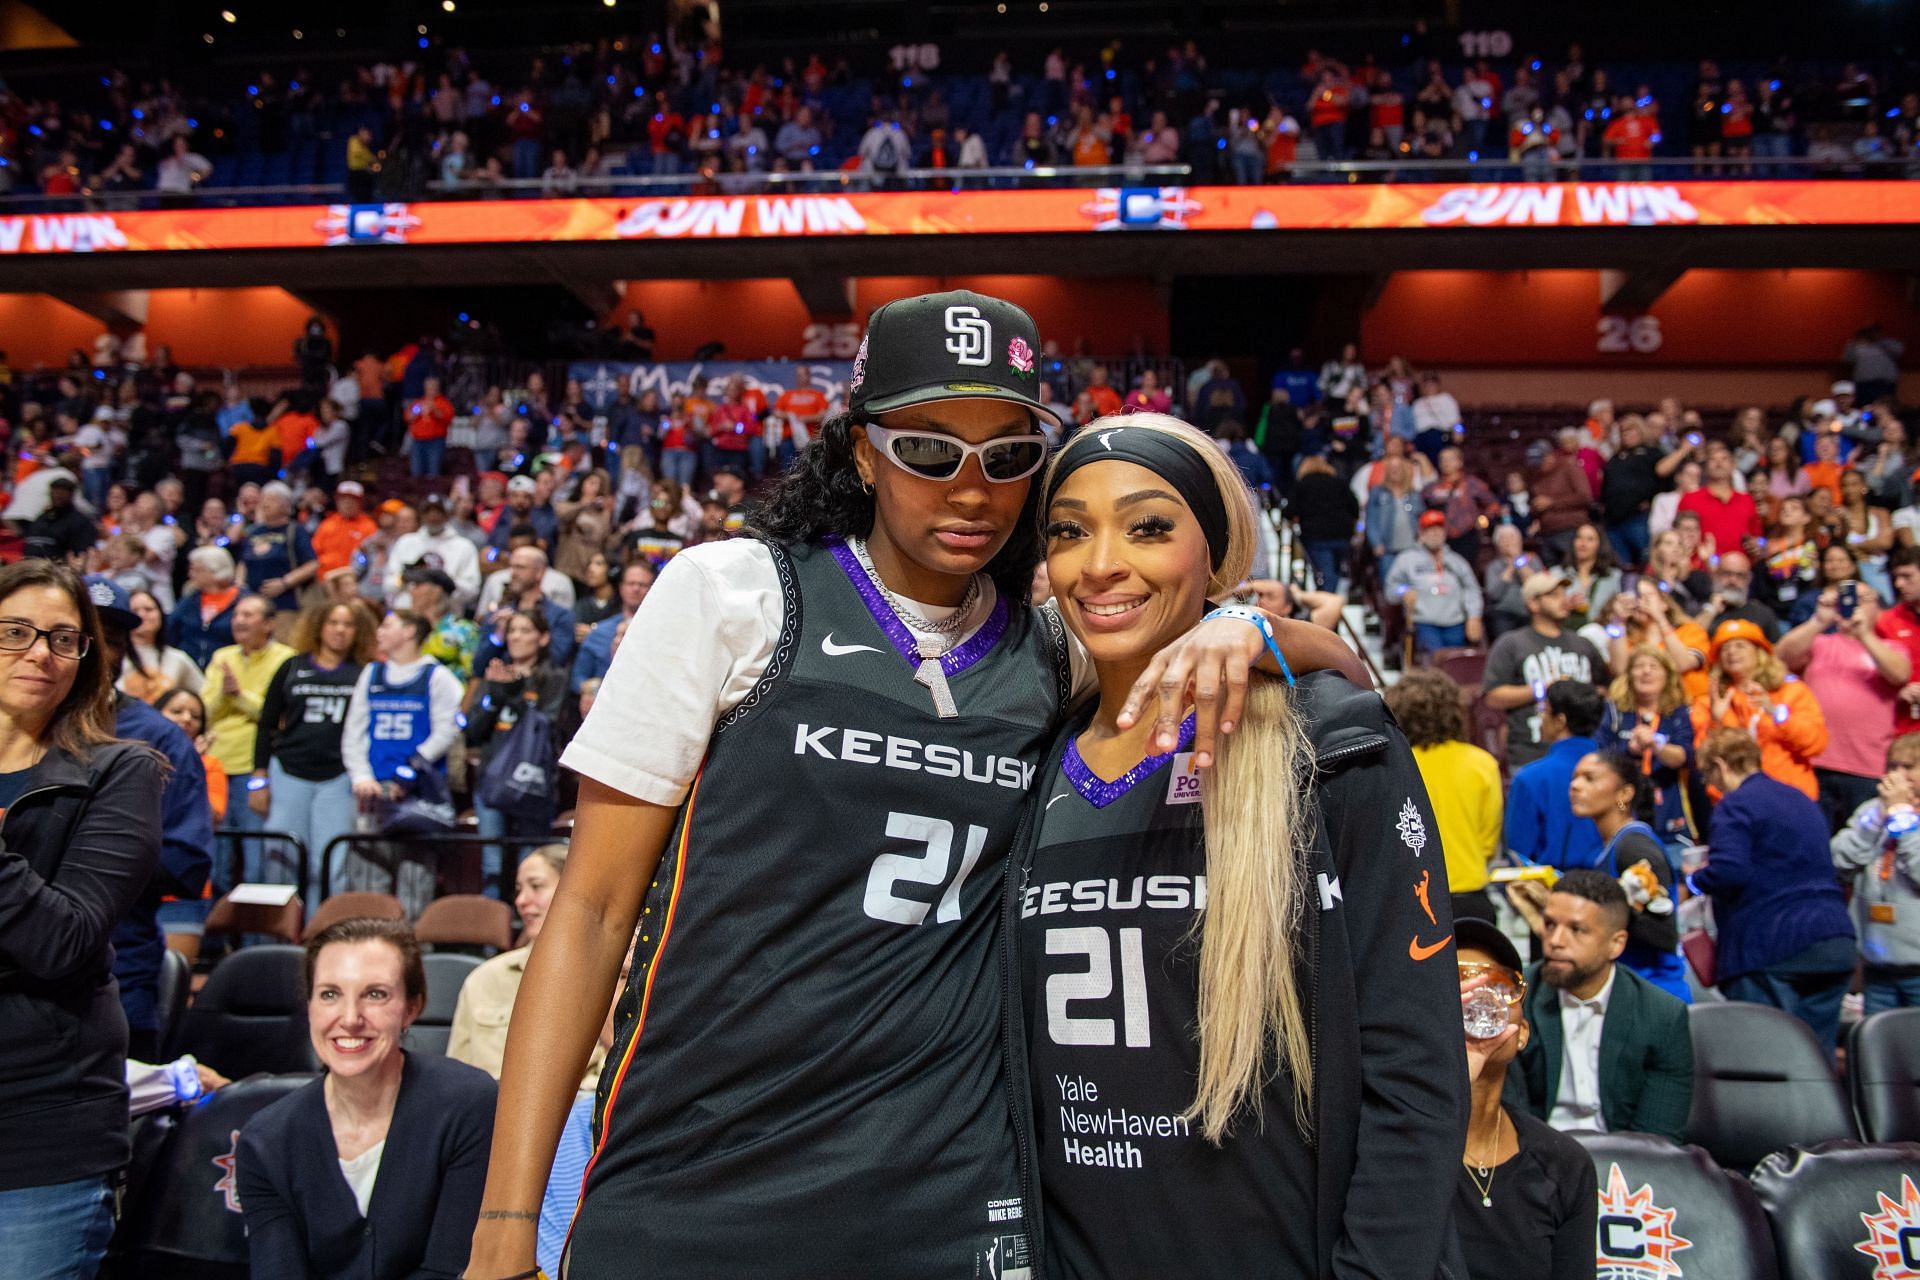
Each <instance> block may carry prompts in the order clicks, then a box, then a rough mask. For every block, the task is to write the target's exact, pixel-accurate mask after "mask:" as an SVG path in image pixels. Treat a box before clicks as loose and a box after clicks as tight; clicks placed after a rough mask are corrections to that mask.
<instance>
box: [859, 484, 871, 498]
mask: <svg viewBox="0 0 1920 1280" xmlns="http://www.w3.org/2000/svg"><path fill="white" fill-rule="evenodd" d="M860 492H862V493H864V494H866V495H867V496H868V497H869V498H871V497H872V496H873V482H872V481H863V482H862V483H861V485H860Z"/></svg>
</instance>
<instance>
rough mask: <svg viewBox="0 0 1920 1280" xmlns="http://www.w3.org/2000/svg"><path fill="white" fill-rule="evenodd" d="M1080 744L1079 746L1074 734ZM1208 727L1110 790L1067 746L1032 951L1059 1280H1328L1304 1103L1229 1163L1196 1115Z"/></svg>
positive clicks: (1278, 1103) (1280, 1106)
mask: <svg viewBox="0 0 1920 1280" xmlns="http://www.w3.org/2000/svg"><path fill="white" fill-rule="evenodd" d="M1075 731H1076V730H1074V729H1069V730H1067V732H1068V733H1069V734H1071V733H1073V732H1075ZM1192 738H1193V722H1192V720H1191V719H1189V720H1188V722H1187V724H1186V725H1185V726H1183V729H1182V733H1181V738H1180V745H1179V747H1178V749H1177V750H1176V751H1175V752H1173V753H1169V754H1168V755H1164V756H1156V757H1152V758H1150V759H1148V760H1147V761H1145V762H1143V763H1142V764H1140V765H1138V766H1136V767H1135V768H1134V769H1132V770H1129V771H1128V773H1127V774H1126V775H1124V776H1123V777H1122V778H1120V779H1118V780H1115V781H1112V782H1108V781H1105V780H1102V779H1100V778H1098V777H1097V776H1096V775H1094V774H1093V772H1092V771H1091V770H1090V769H1089V768H1088V767H1087V765H1086V764H1085V762H1084V761H1082V760H1081V759H1080V756H1079V753H1078V751H1077V749H1075V747H1074V746H1073V745H1072V742H1071V740H1069V741H1068V743H1067V744H1066V746H1065V748H1064V752H1063V753H1062V755H1061V764H1060V767H1059V769H1058V770H1057V771H1056V772H1055V773H1054V774H1053V775H1052V777H1051V779H1050V780H1049V783H1048V785H1047V788H1046V790H1045V792H1044V794H1043V797H1042V798H1041V800H1040V802H1039V803H1040V804H1042V805H1043V806H1044V807H1043V808H1042V809H1041V811H1040V815H1039V817H1038V819H1037V824H1036V827H1035V833H1034V836H1033V846H1032V865H1031V867H1030V868H1029V869H1028V871H1027V874H1026V878H1025V880H1024V888H1023V889H1022V890H1021V893H1020V905H1019V912H1020V921H1019V925H1018V929H1019V935H1018V948H1017V949H1018V952H1019V954H1020V957H1021V967H1022V970H1023V982H1024V987H1023V990H1024V991H1025V992H1026V1018H1027V1044H1028V1046H1029V1049H1028V1052H1029V1056H1030V1073H1029V1074H1030V1079H1031V1088H1032V1090H1033V1107H1034V1113H1033V1114H1034V1128H1035V1130H1036V1132H1037V1135H1038V1139H1039V1143H1038V1145H1039V1162H1038V1167H1039V1170H1040V1183H1041V1186H1042V1188H1043V1189H1044V1200H1045V1204H1046V1231H1045V1233H1044V1239H1045V1249H1046V1274H1047V1276H1048V1280H1096V1278H1103V1280H1104V1278H1111V1277H1124V1276H1142V1277H1146V1276H1154V1277H1159V1276H1183V1277H1197V1276H1220V1277H1234V1278H1235V1280H1243V1278H1245V1277H1254V1276H1262V1277H1268V1276H1286V1277H1294V1276H1299V1277H1307V1276H1312V1275H1314V1274H1316V1272H1317V1266H1316V1263H1315V1260H1314V1255H1315V1239H1314V1230H1315V1228H1314V1223H1315V1201H1316V1197H1315V1190H1314V1187H1315V1178H1316V1165H1315V1161H1314V1158H1313V1154H1312V1152H1311V1151H1310V1149H1309V1148H1308V1146H1307V1144H1306V1141H1305V1140H1304V1139H1303V1138H1302V1137H1301V1135H1300V1132H1299V1130H1298V1128H1297V1127H1296V1126H1295V1123H1294V1120H1293V1095H1292V1088H1291V1085H1290V1084H1289V1083H1288V1082H1287V1080H1286V1079H1285V1078H1284V1077H1278V1078H1276V1079H1275V1080H1273V1081H1272V1082H1270V1083H1269V1084H1268V1085H1267V1088H1266V1093H1265V1097H1264V1104H1265V1106H1264V1115H1265V1123H1264V1129H1261V1128H1256V1127H1255V1126H1254V1124H1253V1122H1252V1121H1251V1120H1250V1119H1247V1118H1242V1119H1241V1120H1240V1121H1239V1122H1238V1124H1237V1125H1236V1127H1235V1129H1234V1130H1233V1131H1232V1133H1231V1134H1230V1135H1229V1136H1228V1137H1227V1139H1226V1140H1225V1141H1224V1142H1223V1143H1222V1144H1221V1145H1220V1146H1218V1147H1216V1146H1214V1145H1213V1144H1212V1143H1210V1142H1208V1141H1207V1140H1206V1139H1205V1138H1203V1137H1202V1136H1201V1135H1200V1132H1199V1127H1198V1122H1197V1121H1196V1120H1189V1119H1187V1118H1186V1116H1185V1114H1184V1113H1185V1112H1186V1111H1187V1109H1188V1108H1189V1107H1190V1106H1192V1104H1193V1100H1194V1090H1195V1082H1196V1080H1197V1079H1198V1072H1199V1064H1200V1044H1199V1041H1198V1039H1197V1037H1196V1035H1195V1027H1196V1024H1197V1020H1198V1013H1199V1009H1198V1003H1199V971H1198V959H1199V948H1200V939H1199V934H1198V931H1197V930H1196V929H1195V924H1196V922H1197V921H1199V920H1203V919H1204V913H1205V910H1206V902H1207V882H1206V849H1205V843H1204V839H1203V831H1202V823H1201V807H1200V779H1199V776H1198V774H1197V772H1196V771H1195V769H1194V768H1193V765H1192V753H1191V751H1190V747H1191V745H1192Z"/></svg>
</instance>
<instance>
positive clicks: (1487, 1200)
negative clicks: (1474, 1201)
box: [1480, 1196, 1493, 1209]
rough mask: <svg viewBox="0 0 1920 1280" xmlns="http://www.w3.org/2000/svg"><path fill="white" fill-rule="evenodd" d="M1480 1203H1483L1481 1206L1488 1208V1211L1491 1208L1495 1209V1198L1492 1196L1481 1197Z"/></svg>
mask: <svg viewBox="0 0 1920 1280" xmlns="http://www.w3.org/2000/svg"><path fill="white" fill-rule="evenodd" d="M1480 1203H1481V1204H1482V1205H1483V1206H1484V1207H1486V1208H1488V1209H1491V1208H1493V1197H1492V1196H1481V1197H1480Z"/></svg>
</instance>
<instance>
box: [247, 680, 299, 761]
mask: <svg viewBox="0 0 1920 1280" xmlns="http://www.w3.org/2000/svg"><path fill="white" fill-rule="evenodd" d="M297 665H298V664H297V663H292V662H283V663H281V664H280V666H279V668H278V669H277V670H276V671H275V672H274V673H273V679H271V680H269V681H268V682H267V693H266V696H265V697H264V698H262V699H261V700H260V719H259V721H258V722H257V727H256V728H255V730H254V735H253V767H254V768H255V769H264V768H266V767H267V764H268V762H269V761H271V760H272V759H273V741H274V738H275V737H276V736H277V735H278V734H279V732H280V722H281V720H282V719H284V718H285V716H286V714H287V678H288V676H289V674H290V673H291V672H292V671H293V669H294V667H295V666H297Z"/></svg>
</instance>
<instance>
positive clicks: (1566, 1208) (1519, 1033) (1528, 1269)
mask: <svg viewBox="0 0 1920 1280" xmlns="http://www.w3.org/2000/svg"><path fill="white" fill-rule="evenodd" d="M1453 941H1454V949H1455V950H1456V951H1457V952H1458V953H1459V957H1460V1003H1461V1008H1462V1011H1463V1012H1462V1017H1463V1019H1464V1021H1465V1023H1466V1036H1467V1070H1468V1073H1469V1074H1470V1076H1471V1077H1472V1080H1473V1110H1472V1114H1471V1116H1470V1118H1469V1120H1468V1122H1467V1145H1466V1150H1465V1151H1464V1152H1463V1153H1462V1155H1461V1158H1460V1173H1459V1176H1458V1177H1457V1178H1456V1179H1455V1180H1454V1195H1453V1221H1454V1226H1455V1228H1456V1230H1458V1231H1459V1233H1460V1245H1461V1249H1462V1251H1463V1252H1464V1253H1465V1254H1466V1259H1467V1275H1468V1276H1469V1277H1471V1280H1508V1277H1512V1276H1527V1277H1529V1278H1530V1280H1532V1278H1536V1277H1537V1280H1593V1241H1594V1229H1595V1226H1596V1223H1597V1219H1598V1217H1599V1198H1598V1197H1599V1190H1598V1180H1597V1179H1596V1178H1595V1176H1594V1171H1593V1161H1592V1160H1591V1159H1589V1158H1588V1156H1587V1153H1586V1151H1585V1149H1584V1148H1582V1147H1581V1146H1580V1144H1579V1143H1577V1142H1575V1141H1574V1140H1573V1139H1572V1138H1569V1137H1568V1136H1567V1135H1566V1134H1564V1133H1561V1132H1560V1131H1559V1130H1557V1129H1554V1128H1551V1127H1549V1126H1548V1125H1547V1124H1546V1122H1545V1121H1542V1120H1539V1119H1536V1118H1535V1117H1534V1116H1533V1115H1531V1114H1530V1113H1529V1112H1528V1111H1527V1110H1526V1109H1525V1108H1524V1107H1509V1106H1507V1105H1506V1103H1505V1102H1503V1101H1502V1100H1501V1093H1502V1091H1503V1090H1504V1088H1505V1086H1506V1081H1507V1065H1508V1064H1509V1063H1511V1062H1512V1061H1513V1060H1514V1058H1515V1057H1516V1056H1517V1055H1518V1054H1519V1052H1520V1051H1521V1050H1522V1049H1524V1048H1526V1047H1527V1037H1528V1035H1529V1034H1530V1032H1531V1028H1529V1027H1528V1025H1527V1019H1526V1013H1525V1007H1526V1006H1525V1003H1524V1001H1525V998H1526V994H1527V980H1526V978H1525V977H1524V976H1523V974H1522V970H1521V963H1520V952H1519V950H1518V949H1517V948H1515V947H1514V945H1513V943H1512V942H1511V941H1509V940H1508V938H1507V936H1506V935H1505V934H1504V933H1501V932H1500V930H1499V929H1497V928H1496V927H1494V926H1493V925H1492V924H1490V923H1488V922H1487V921H1485V920H1474V919H1460V920H1456V921H1454V922H1453ZM1489 1032H1491V1034H1489Z"/></svg>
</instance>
